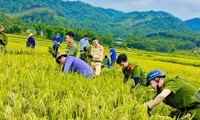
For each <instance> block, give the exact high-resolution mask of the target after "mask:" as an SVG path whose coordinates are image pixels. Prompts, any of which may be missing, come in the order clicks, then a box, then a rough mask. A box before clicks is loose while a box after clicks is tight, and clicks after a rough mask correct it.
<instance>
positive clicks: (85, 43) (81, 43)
mask: <svg viewBox="0 0 200 120" xmlns="http://www.w3.org/2000/svg"><path fill="white" fill-rule="evenodd" d="M88 39H89V37H88V35H85V36H84V38H82V39H81V40H80V41H79V49H80V52H83V48H84V47H87V46H88V45H89V41H88Z"/></svg>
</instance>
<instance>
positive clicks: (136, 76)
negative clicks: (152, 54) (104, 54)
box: [117, 53, 145, 89]
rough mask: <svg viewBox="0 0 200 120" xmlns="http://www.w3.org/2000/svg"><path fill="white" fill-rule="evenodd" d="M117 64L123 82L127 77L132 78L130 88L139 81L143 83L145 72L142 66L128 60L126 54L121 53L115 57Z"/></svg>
mask: <svg viewBox="0 0 200 120" xmlns="http://www.w3.org/2000/svg"><path fill="white" fill-rule="evenodd" d="M117 64H119V65H120V67H121V68H122V72H123V74H124V83H126V82H127V81H128V80H129V79H131V80H133V83H132V86H131V89H132V88H134V87H135V86H136V85H137V84H139V83H141V84H143V85H145V73H144V71H143V69H142V67H141V66H140V65H139V64H137V63H133V62H129V61H128V58H127V55H126V54H124V53H122V54H120V55H119V56H118V57H117Z"/></svg>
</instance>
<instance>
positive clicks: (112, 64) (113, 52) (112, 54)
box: [109, 46, 116, 66]
mask: <svg viewBox="0 0 200 120" xmlns="http://www.w3.org/2000/svg"><path fill="white" fill-rule="evenodd" d="M109 49H110V59H111V66H114V64H115V62H116V51H115V50H114V49H113V47H111V46H110V47H109Z"/></svg>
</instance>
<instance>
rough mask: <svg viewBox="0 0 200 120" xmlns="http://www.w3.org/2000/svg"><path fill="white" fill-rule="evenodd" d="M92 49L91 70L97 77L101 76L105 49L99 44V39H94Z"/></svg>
mask: <svg viewBox="0 0 200 120" xmlns="http://www.w3.org/2000/svg"><path fill="white" fill-rule="evenodd" d="M92 44H93V46H92V49H91V58H92V62H91V68H92V70H93V71H94V74H95V75H99V74H100V72H101V62H102V57H103V50H104V49H103V47H102V46H101V45H100V44H99V42H98V39H97V38H93V39H92Z"/></svg>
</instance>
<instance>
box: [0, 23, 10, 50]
mask: <svg viewBox="0 0 200 120" xmlns="http://www.w3.org/2000/svg"><path fill="white" fill-rule="evenodd" d="M3 31H4V27H3V26H2V25H0V53H2V54H5V53H6V45H7V44H8V39H7V37H6V34H5V33H4V32H3Z"/></svg>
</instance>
